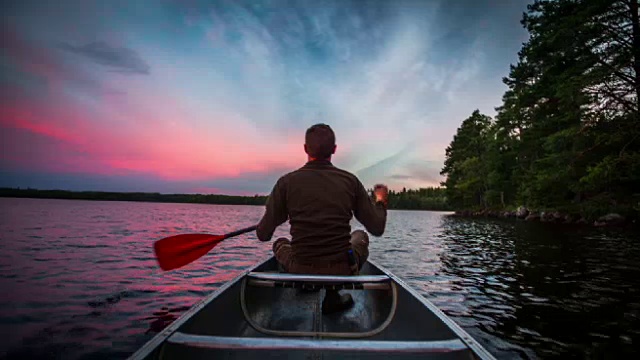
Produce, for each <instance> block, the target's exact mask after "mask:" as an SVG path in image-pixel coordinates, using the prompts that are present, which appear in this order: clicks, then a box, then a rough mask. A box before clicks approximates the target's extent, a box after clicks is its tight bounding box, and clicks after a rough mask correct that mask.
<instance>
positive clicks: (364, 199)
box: [256, 160, 387, 262]
mask: <svg viewBox="0 0 640 360" xmlns="http://www.w3.org/2000/svg"><path fill="white" fill-rule="evenodd" d="M352 216H355V217H356V219H357V220H358V221H360V223H362V224H363V225H364V226H365V228H366V229H367V231H368V232H369V233H371V234H372V235H374V236H381V235H382V234H383V233H384V228H385V224H386V221H387V210H386V208H385V207H384V205H383V204H382V203H374V202H373V201H372V199H371V198H370V197H369V195H368V194H367V191H366V189H365V188H364V186H363V185H362V183H361V182H360V180H358V178H357V177H356V176H355V175H353V174H351V173H349V172H347V171H345V170H341V169H338V168H337V167H335V166H333V165H332V164H331V162H329V161H326V160H316V161H311V162H308V163H307V164H306V165H305V166H303V167H301V168H300V169H298V170H296V171H293V172H291V173H288V174H286V175H284V176H282V177H281V178H280V179H279V180H278V182H277V183H276V184H275V186H274V187H273V190H272V191H271V194H270V195H269V198H268V199H267V206H266V212H265V214H264V216H263V217H262V219H261V220H260V223H259V224H258V228H257V230H256V233H257V235H258V239H260V240H261V241H269V240H270V239H271V237H272V236H273V232H274V231H275V229H276V227H278V225H281V224H282V223H284V222H285V221H287V219H289V223H290V224H291V238H292V239H291V248H292V252H293V256H294V259H296V260H298V261H303V262H316V261H332V260H338V259H341V258H343V257H344V255H345V254H346V252H347V250H348V249H349V246H350V245H349V240H350V233H351V225H350V221H351V218H352Z"/></svg>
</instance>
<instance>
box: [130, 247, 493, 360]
mask: <svg viewBox="0 0 640 360" xmlns="http://www.w3.org/2000/svg"><path fill="white" fill-rule="evenodd" d="M275 272H277V263H276V261H275V259H274V258H272V257H271V258H269V259H266V260H264V261H262V262H260V263H259V264H258V265H257V266H256V267H254V268H252V269H250V270H248V271H245V272H244V273H242V274H240V275H239V276H238V277H236V278H235V279H234V280H232V281H230V282H229V283H227V284H225V285H224V286H223V287H221V288H220V289H218V290H217V291H216V292H214V293H213V294H211V295H209V296H208V297H207V298H205V299H203V300H202V301H201V302H199V303H198V304H196V305H195V306H194V307H193V308H191V309H190V310H189V311H188V312H186V313H185V314H183V315H182V316H181V317H180V318H179V319H178V320H176V321H175V322H174V323H172V324H171V325H170V326H169V327H167V328H166V329H165V330H163V331H162V332H161V333H159V334H157V335H156V336H155V337H154V338H153V339H152V340H150V341H149V342H148V343H147V344H146V345H145V346H143V347H142V348H141V349H140V350H139V351H137V352H136V353H135V354H133V355H132V356H131V358H130V359H159V358H162V359H172V358H180V359H200V358H203V359H204V358H208V359H211V358H216V359H217V358H221V359H254V358H255V359H260V360H264V359H265V358H283V357H284V358H288V359H298V358H300V359H320V358H323V357H325V358H330V359H334V358H341V359H351V358H353V359H355V358H357V359H363V358H365V359H383V358H385V359H386V358H389V357H392V358H394V359H396V358H402V359H412V358H421V359H424V358H429V359H469V358H481V359H492V358H493V357H492V356H491V354H489V353H488V352H487V351H486V350H485V349H484V348H482V346H481V345H480V344H478V343H477V342H476V341H475V340H474V339H473V338H471V336H469V335H468V334H467V333H466V332H465V331H463V330H462V329H461V328H460V327H459V326H458V325H456V324H455V323H454V322H453V321H452V320H451V319H449V318H448V317H447V316H446V315H444V314H443V313H442V312H441V311H440V310H438V309H437V308H436V307H435V306H434V305H433V304H432V303H431V302H429V301H428V300H426V299H424V298H423V297H422V296H420V295H419V294H417V293H416V292H415V291H414V290H413V289H411V288H410V287H409V286H407V285H406V284H404V282H402V280H400V279H398V278H397V277H395V276H394V275H393V274H391V273H390V272H388V271H386V270H385V269H384V268H382V267H380V266H378V265H377V264H375V263H373V262H368V263H366V264H365V265H364V266H363V269H362V272H361V273H362V274H363V275H386V276H388V277H389V279H390V280H389V288H388V289H387V290H357V289H354V290H343V291H342V292H348V293H350V294H351V295H352V296H353V298H354V300H355V305H354V306H353V307H352V308H351V309H349V310H347V311H345V312H343V313H340V314H332V315H322V313H321V310H320V309H321V304H322V299H323V296H324V292H325V291H324V290H321V291H316V292H305V291H301V290H300V289H296V288H278V287H257V286H250V285H248V284H250V282H249V280H248V279H250V277H251V274H252V273H275Z"/></svg>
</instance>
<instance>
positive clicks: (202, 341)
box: [167, 332, 468, 354]
mask: <svg viewBox="0 0 640 360" xmlns="http://www.w3.org/2000/svg"><path fill="white" fill-rule="evenodd" d="M167 342H168V343H171V344H177V345H183V346H188V347H194V348H200V349H211V350H214V349H219V350H264V351H274V350H277V351H283V350H285V351H292V350H307V351H309V350H310V351H335V352H351V353H377V354H380V353H393V354H400V353H401V354H411V353H414V354H425V353H454V352H464V351H467V350H468V348H467V346H466V345H465V344H464V343H463V342H462V340H460V339H450V340H435V341H387V340H377V341H373V340H318V339H314V340H307V339H287V338H263V337H261V338H256V337H227V336H208V335H192V334H185V333H182V332H175V333H173V334H172V335H171V336H170V337H169V338H168V339H167Z"/></svg>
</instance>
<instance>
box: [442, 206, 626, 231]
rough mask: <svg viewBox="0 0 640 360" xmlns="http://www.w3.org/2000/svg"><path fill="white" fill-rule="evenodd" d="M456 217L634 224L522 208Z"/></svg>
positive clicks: (617, 216) (609, 217) (608, 217)
mask: <svg viewBox="0 0 640 360" xmlns="http://www.w3.org/2000/svg"><path fill="white" fill-rule="evenodd" d="M454 216H457V217H487V218H503V219H520V220H524V221H539V222H547V223H558V224H578V225H593V226H598V227H604V226H622V225H630V224H635V223H636V221H635V220H631V219H627V218H625V217H624V216H622V215H620V214H617V213H609V214H606V215H604V216H600V217H599V218H597V219H587V218H585V217H582V216H580V215H575V214H565V213H562V212H560V211H536V210H529V209H527V208H526V207H524V206H520V207H519V208H518V209H517V210H515V211H504V210H502V211H501V210H489V209H485V210H481V211H471V210H458V211H456V212H455V213H454Z"/></svg>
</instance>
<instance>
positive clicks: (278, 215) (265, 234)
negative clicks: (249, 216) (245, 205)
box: [256, 179, 288, 241]
mask: <svg viewBox="0 0 640 360" xmlns="http://www.w3.org/2000/svg"><path fill="white" fill-rule="evenodd" d="M287 217H288V215H287V199H286V191H285V189H284V183H283V181H282V179H279V180H278V182H276V184H275V186H274V187H273V190H271V194H269V197H268V198H267V206H266V211H265V213H264V215H263V216H262V219H260V222H259V223H258V227H257V228H256V235H258V239H259V240H260V241H269V240H271V237H272V236H273V232H274V231H275V230H276V228H277V227H278V226H279V225H281V224H282V223H284V222H285V221H287Z"/></svg>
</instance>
